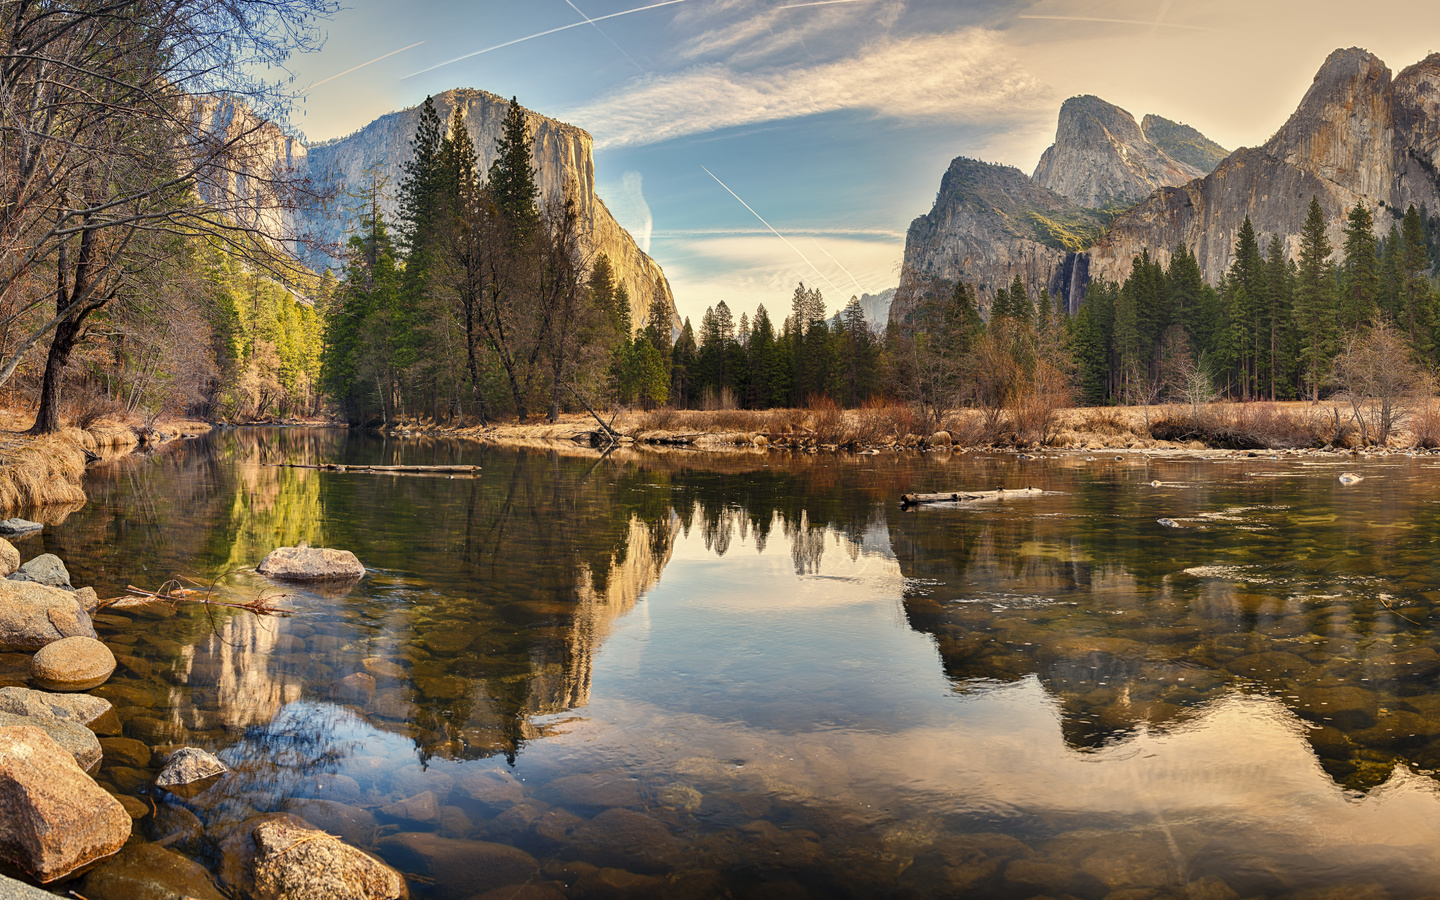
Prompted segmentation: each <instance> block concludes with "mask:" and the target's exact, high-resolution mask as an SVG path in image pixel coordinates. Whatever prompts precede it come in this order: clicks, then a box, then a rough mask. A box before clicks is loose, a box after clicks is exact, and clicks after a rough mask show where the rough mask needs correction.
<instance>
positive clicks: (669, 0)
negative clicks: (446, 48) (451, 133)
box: [400, 0, 686, 81]
mask: <svg viewBox="0 0 1440 900" xmlns="http://www.w3.org/2000/svg"><path fill="white" fill-rule="evenodd" d="M685 2H686V0H663V2H660V3H652V4H650V5H649V6H641V7H639V8H637V9H627V10H624V11H623V12H617V13H610V14H608V15H604V16H596V17H595V18H593V19H586V20H585V21H584V22H571V23H570V24H569V25H561V26H560V27H559V28H551V29H550V30H549V31H542V32H539V33H538V34H532V35H528V36H526V37H522V38H516V39H515V40H513V41H506V42H505V43H503V44H496V45H495V46H493V47H486V48H485V49H484V50H476V51H475V52H474V53H467V54H465V55H464V56H457V57H455V58H454V59H449V60H446V61H445V62H442V63H436V64H435V65H433V66H431V67H430V68H428V69H421V70H420V71H418V72H411V73H410V74H409V75H406V76H405V78H414V77H415V76H416V75H424V74H425V73H426V72H433V71H435V70H436V69H440V68H444V67H445V66H448V65H450V64H451V63H457V62H460V61H461V60H463V59H469V58H471V57H472V56H479V55H481V54H482V53H489V52H490V51H492V50H500V49H503V48H505V47H513V46H515V45H516V44H523V43H525V42H526V41H533V40H535V39H536V38H542V37H545V36H546V35H551V34H558V33H559V32H562V31H569V30H570V29H572V28H584V27H585V26H586V25H594V24H595V23H596V22H603V21H605V20H606V19H618V18H620V17H621V16H633V15H634V14H635V13H640V12H645V11H646V10H650V9H659V8H660V7H662V6H674V5H675V4H677V3H685ZM405 78H402V79H400V80H401V81H404V80H405Z"/></svg>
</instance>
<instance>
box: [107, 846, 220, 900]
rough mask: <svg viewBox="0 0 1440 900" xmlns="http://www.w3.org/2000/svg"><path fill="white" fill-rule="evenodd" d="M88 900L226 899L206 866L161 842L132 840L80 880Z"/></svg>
mask: <svg viewBox="0 0 1440 900" xmlns="http://www.w3.org/2000/svg"><path fill="white" fill-rule="evenodd" d="M79 893H80V894H81V895H83V896H84V897H86V898H87V900H174V898H176V897H184V898H186V900H224V895H223V894H221V893H220V891H219V889H218V888H216V887H215V882H214V880H213V879H212V878H211V877H210V873H209V872H207V871H205V867H204V866H202V865H200V864H199V863H197V862H194V861H193V860H189V859H186V858H185V857H183V856H181V855H180V854H178V853H176V852H175V851H173V850H167V849H166V848H165V847H162V846H161V845H159V844H142V843H133V844H130V845H129V846H127V847H126V848H125V849H124V850H122V851H121V852H120V854H119V855H118V856H116V857H115V858H114V859H112V860H109V861H108V862H106V863H105V864H104V865H101V866H100V867H98V868H96V869H95V870H94V871H93V872H90V873H89V874H88V875H86V876H85V880H84V881H82V882H81V883H80V890H79Z"/></svg>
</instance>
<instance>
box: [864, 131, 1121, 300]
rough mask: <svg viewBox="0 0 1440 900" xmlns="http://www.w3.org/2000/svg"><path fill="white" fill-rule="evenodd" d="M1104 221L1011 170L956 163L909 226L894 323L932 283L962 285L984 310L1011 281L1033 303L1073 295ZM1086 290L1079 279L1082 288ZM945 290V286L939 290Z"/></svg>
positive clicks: (961, 160)
mask: <svg viewBox="0 0 1440 900" xmlns="http://www.w3.org/2000/svg"><path fill="white" fill-rule="evenodd" d="M1104 224H1105V217H1104V216H1103V215H1102V214H1100V213H1098V212H1096V211H1094V210H1088V209H1084V208H1082V207H1080V206H1078V205H1076V204H1075V203H1074V202H1072V201H1071V200H1069V199H1067V198H1066V197H1063V196H1061V195H1060V194H1057V193H1056V192H1054V191H1052V190H1050V189H1048V188H1046V187H1043V186H1041V185H1040V184H1037V183H1036V182H1035V181H1033V180H1031V179H1030V178H1028V177H1026V175H1025V173H1024V172H1021V171H1020V170H1019V169H1016V168H1012V167H1010V166H1001V165H996V164H994V163H987V162H982V161H980V160H976V159H967V158H966V157H963V156H962V157H959V158H957V159H956V160H955V161H954V162H952V163H951V164H950V170H949V171H947V172H946V173H945V177H944V178H942V179H941V180H940V191H939V193H937V194H936V195H935V206H934V207H933V208H932V209H931V210H930V212H929V214H928V215H924V216H921V217H920V218H918V219H916V220H915V221H914V222H912V223H910V229H909V231H907V232H906V234H905V262H904V266H903V268H902V270H901V276H900V287H899V290H898V292H897V294H896V296H895V302H894V304H893V305H892V306H891V307H890V317H891V318H892V319H898V318H903V317H904V316H906V315H908V314H909V312H910V311H911V310H912V309H913V308H914V305H915V302H916V300H917V299H918V296H919V292H921V291H924V290H927V289H929V286H931V285H934V284H935V283H936V282H939V283H941V285H948V284H953V283H954V282H955V281H956V280H957V279H961V278H963V279H965V280H966V281H968V282H971V283H973V284H974V285H975V286H976V288H977V289H978V293H979V297H980V305H981V307H982V308H983V309H988V308H989V305H990V304H991V303H992V302H993V301H994V299H995V290H996V288H1008V287H1009V286H1010V284H1011V282H1012V281H1013V280H1014V278H1015V276H1017V275H1018V276H1020V280H1021V282H1023V283H1024V284H1025V289H1026V291H1027V292H1028V293H1029V295H1030V297H1031V298H1032V299H1033V298H1035V297H1041V296H1049V295H1060V296H1062V297H1065V298H1067V299H1069V298H1071V297H1072V296H1073V297H1074V298H1075V299H1076V300H1078V299H1079V293H1078V291H1072V278H1073V276H1074V275H1075V274H1076V268H1075V266H1076V264H1077V262H1078V257H1079V255H1080V254H1079V251H1082V250H1084V249H1085V248H1086V247H1089V246H1090V245H1091V244H1093V243H1094V242H1095V240H1096V239H1097V238H1099V236H1100V234H1101V232H1102V230H1103V228H1104ZM1079 283H1080V284H1082V285H1083V284H1084V281H1083V279H1082V280H1081V281H1080V282H1079ZM940 289H942V290H948V289H949V288H948V287H941V288H940Z"/></svg>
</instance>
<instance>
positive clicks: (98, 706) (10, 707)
mask: <svg viewBox="0 0 1440 900" xmlns="http://www.w3.org/2000/svg"><path fill="white" fill-rule="evenodd" d="M110 709H111V707H110V701H109V700H102V699H101V698H99V697H92V696H90V695H89V694H56V693H51V692H50V691H34V690H31V689H30V688H22V687H7V688H0V712H6V713H10V714H11V715H14V716H30V717H31V718H36V719H57V720H60V721H62V722H74V723H76V724H77V725H89V724H90V723H92V722H94V721H95V720H96V719H98V718H100V717H101V716H103V715H105V714H106V713H107V712H109V711H110Z"/></svg>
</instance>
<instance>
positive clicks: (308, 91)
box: [300, 41, 425, 95]
mask: <svg viewBox="0 0 1440 900" xmlns="http://www.w3.org/2000/svg"><path fill="white" fill-rule="evenodd" d="M423 43H425V42H424V41H416V42H415V43H413V44H411V45H410V46H409V47H401V48H400V49H399V50H391V51H390V52H389V53H387V54H385V55H384V56H377V57H375V58H374V59H372V60H370V62H363V63H361V64H360V65H358V66H354V67H353V68H349V69H346V70H345V71H343V72H341V73H340V75H349V74H350V73H351V72H356V71H359V70H360V69H363V68H365V67H366V66H368V65H370V64H371V63H377V62H379V61H380V60H382V59H389V58H390V57H392V56H394V55H395V54H397V53H404V52H405V51H406V50H413V49H415V48H416V47H418V46H420V45H421V44H423ZM340 75H331V76H330V77H329V78H322V79H321V80H319V81H317V82H315V83H314V84H312V85H310V86H309V87H307V88H306V89H305V90H303V91H301V92H300V93H301V94H302V95H304V94H308V93H310V92H311V91H313V90H315V89H316V88H317V87H319V86H320V85H322V84H325V83H326V82H329V81H334V80H335V79H337V78H339V77H340Z"/></svg>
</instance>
